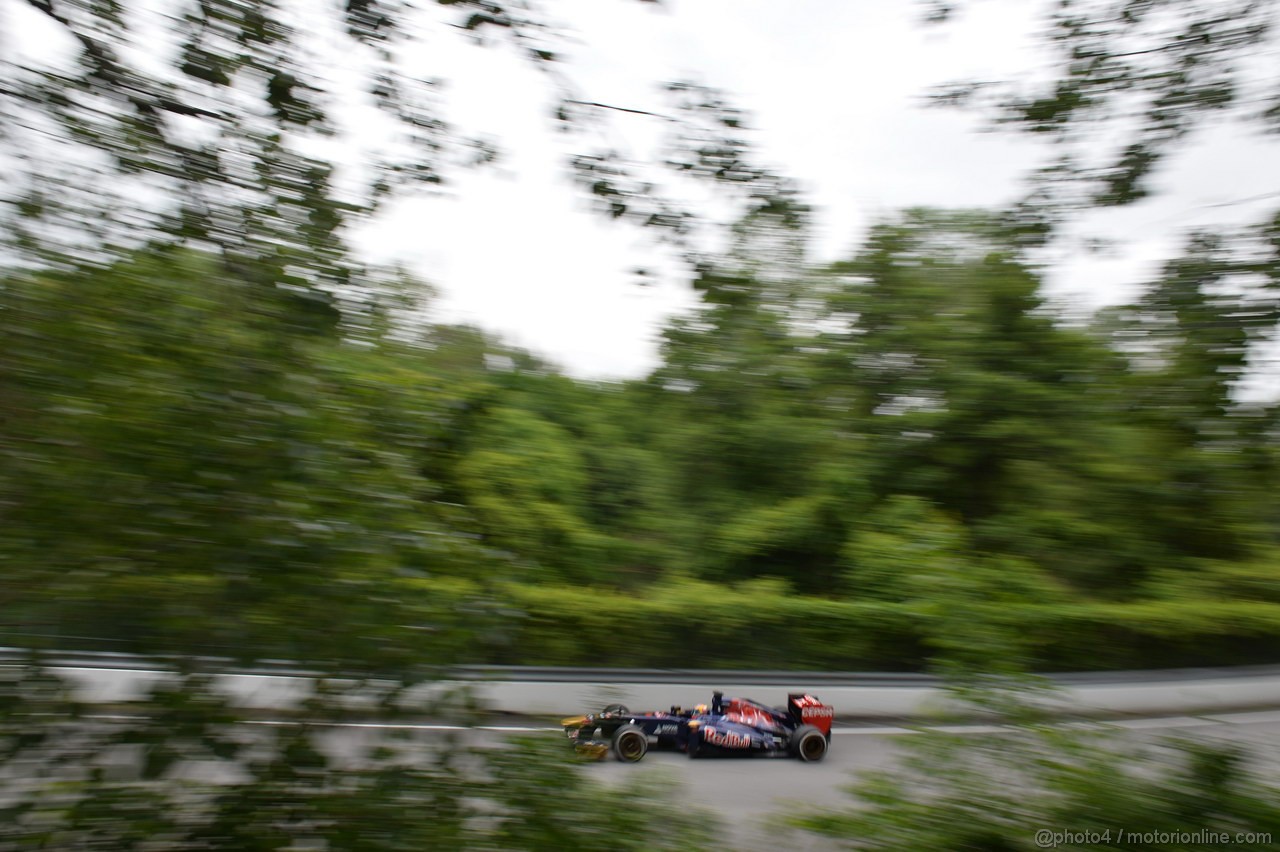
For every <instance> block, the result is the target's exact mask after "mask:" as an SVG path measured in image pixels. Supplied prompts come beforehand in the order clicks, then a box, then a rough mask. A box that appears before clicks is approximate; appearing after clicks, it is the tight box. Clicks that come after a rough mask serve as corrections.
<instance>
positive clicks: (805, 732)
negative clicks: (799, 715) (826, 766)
mask: <svg viewBox="0 0 1280 852" xmlns="http://www.w3.org/2000/svg"><path fill="white" fill-rule="evenodd" d="M791 753H792V754H793V755H795V756H796V757H798V758H800V760H802V761H804V762H805V763H816V762H817V761H819V760H822V758H824V757H826V756H827V735H826V734H824V733H822V731H819V730H818V729H817V728H815V727H814V726H813V725H801V726H800V727H798V728H796V731H795V733H794V734H792V735H791Z"/></svg>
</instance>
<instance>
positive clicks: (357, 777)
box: [0, 668, 715, 852]
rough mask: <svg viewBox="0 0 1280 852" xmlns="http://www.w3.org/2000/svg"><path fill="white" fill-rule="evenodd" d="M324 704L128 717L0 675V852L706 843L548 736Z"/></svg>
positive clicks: (688, 814) (162, 706)
mask: <svg viewBox="0 0 1280 852" xmlns="http://www.w3.org/2000/svg"><path fill="white" fill-rule="evenodd" d="M339 698H340V695H336V694H330V695H328V696H322V697H321V698H320V699H318V700H316V701H314V702H312V703H311V704H310V705H309V706H308V708H307V709H306V710H305V711H304V712H303V713H302V715H300V716H297V717H291V718H288V719H281V720H278V721H277V722H275V723H274V724H271V725H266V726H264V725H253V726H248V725H245V724H244V723H243V722H244V720H243V719H241V718H240V717H239V716H238V715H237V714H236V713H235V712H234V711H233V710H232V709H231V708H229V707H228V706H226V704H224V703H223V702H222V701H221V700H220V699H219V698H217V697H216V695H215V694H214V693H212V692H211V691H210V690H209V689H208V685H207V683H205V682H204V681H202V680H201V679H200V678H199V677H196V676H189V677H187V678H185V679H183V681H182V682H181V683H178V684H173V685H170V686H167V687H164V688H161V689H158V690H157V691H156V692H154V693H153V694H152V695H151V697H150V698H149V699H148V700H147V701H145V702H139V703H136V704H132V705H130V706H129V708H128V712H129V715H128V716H127V717H119V716H116V717H86V716H84V715H83V714H82V713H81V711H80V708H79V707H77V706H76V704H75V703H74V702H73V701H70V700H69V699H68V698H67V695H66V692H65V689H64V688H63V686H62V685H61V684H60V683H59V682H58V681H57V679H56V678H53V677H51V676H50V675H48V674H46V673H44V672H42V671H40V670H39V669H37V668H32V669H28V670H27V671H25V672H23V673H21V674H18V675H15V674H14V673H13V671H12V670H6V672H5V673H3V675H2V676H0V848H3V849H86V850H88V849H93V850H113V852H114V850H136V852H143V850H153V849H208V850H226V852H232V850H234V851H235V852H245V850H261V851H262V852H266V850H285V849H312V848H318V849H327V850H334V852H337V850H347V851H348V852H392V850H406V851H407V850H415V851H416V850H423V849H446V848H447V849H462V850H494V851H495V852H497V850H546V852H551V850H562V849H584V850H620V849H621V850H648V849H688V848H706V846H707V845H708V844H709V843H710V842H711V839H712V837H713V832H714V830H715V822H714V819H713V818H712V817H710V816H709V815H707V814H705V813H702V812H700V811H698V810H696V809H693V808H690V807H689V805H688V804H687V803H686V802H683V801H679V800H678V795H679V790H678V788H677V787H676V786H675V785H674V783H672V782H670V781H668V780H667V779H664V778H662V777H660V776H659V777H658V778H654V777H653V776H648V777H646V779H644V780H643V782H641V781H639V780H636V781H631V782H627V783H622V784H619V785H616V786H613V787H605V788H601V787H597V786H594V785H592V784H591V783H590V782H589V781H588V780H587V777H586V776H584V775H583V774H582V773H580V772H579V771H577V767H576V765H575V762H574V759H573V757H572V753H571V751H570V750H569V749H567V748H566V747H565V745H564V743H563V741H562V740H561V739H560V738H559V737H543V738H525V739H517V740H510V741H507V740H502V739H500V738H495V737H492V736H489V735H484V734H479V733H477V732H475V731H466V730H461V731H456V732H432V733H430V734H427V735H423V734H422V732H420V731H419V732H417V734H410V733H409V732H408V731H405V730H401V731H395V730H389V729H386V728H377V729H374V728H369V727H362V728H360V729H358V730H353V729H351V728H345V729H344V728H333V727H331V726H330V723H331V722H333V721H335V720H336V719H337V718H339V717H341V716H342V713H341V712H340V710H339V706H340V705H339V703H338V699H339ZM383 709H384V710H387V709H389V707H384V708H383ZM384 721H388V722H394V717H390V718H386V717H384ZM469 721H470V720H468V721H464V723H463V724H468V723H469Z"/></svg>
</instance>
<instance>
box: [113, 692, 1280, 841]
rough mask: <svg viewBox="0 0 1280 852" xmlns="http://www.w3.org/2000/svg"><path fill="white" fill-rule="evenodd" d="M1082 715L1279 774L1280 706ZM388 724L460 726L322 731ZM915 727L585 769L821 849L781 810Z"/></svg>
mask: <svg viewBox="0 0 1280 852" xmlns="http://www.w3.org/2000/svg"><path fill="white" fill-rule="evenodd" d="M101 718H107V717H101ZM250 724H251V725H264V726H269V725H273V724H279V723H275V722H271V721H261V722H251V723H250ZM1084 724H1088V725H1089V726H1090V727H1096V726H1097V725H1099V724H1102V725H1105V726H1108V727H1111V728H1114V729H1116V730H1117V731H1118V732H1119V733H1120V734H1121V735H1122V736H1123V737H1124V739H1125V740H1126V742H1129V743H1132V744H1138V745H1141V744H1154V743H1158V742H1160V741H1161V740H1163V739H1166V738H1168V737H1171V736H1177V737H1192V738H1196V739H1201V740H1210V741H1219V742H1231V743H1235V744H1237V745H1241V746H1243V747H1244V748H1245V751H1246V753H1247V754H1248V755H1249V756H1250V758H1251V759H1252V765H1253V766H1254V767H1255V768H1256V769H1257V770H1259V771H1260V772H1261V773H1262V774H1263V775H1264V777H1272V778H1274V777H1276V776H1277V775H1280V710H1261V711H1256V712H1248V713H1221V714H1213V715H1205V716H1195V717H1192V716H1170V717H1158V718H1145V719H1130V720H1122V721H1112V722H1106V723H1084ZM387 729H399V730H408V731H412V732H414V734H415V737H414V738H415V739H419V740H421V739H423V738H431V737H432V736H433V735H440V736H443V735H445V734H447V733H449V732H459V731H461V730H462V729H460V728H457V727H456V726H452V725H447V724H434V723H419V724H384V723H377V722H364V723H346V724H337V725H334V726H333V727H332V729H331V730H330V732H329V735H328V736H327V737H326V738H325V739H326V740H327V750H329V751H330V752H331V754H333V755H334V756H335V757H339V758H341V756H342V755H344V754H350V755H354V754H356V753H357V752H359V750H360V749H361V748H362V746H364V745H367V744H368V742H369V741H370V740H371V739H373V738H374V737H375V736H376V735H377V734H378V733H379V732H380V731H385V730H387ZM939 729H940V730H944V731H947V732H951V733H958V734H962V735H965V736H973V737H977V738H983V739H985V740H987V741H990V740H992V739H998V738H999V737H1000V736H1001V734H1002V733H1007V732H1008V729H1006V728H1002V727H1000V726H995V725H983V724H968V725H955V726H942V727H940V728H939ZM471 730H472V731H473V732H475V733H473V734H472V735H470V736H476V737H478V738H479V740H480V741H481V742H490V743H494V744H496V743H498V742H499V741H500V740H501V739H502V738H503V737H505V736H509V735H517V734H520V735H529V734H545V735H546V736H549V737H551V736H555V737H562V736H563V733H562V729H561V728H559V727H558V726H554V725H549V724H547V723H544V722H532V723H531V722H505V723H501V724H493V725H487V726H483V727H481V728H479V729H475V728H473V729H471ZM918 733H920V730H919V729H918V728H908V727H899V726H883V725H881V726H854V725H850V724H842V723H839V722H837V724H836V726H835V727H834V728H833V736H832V743H831V750H830V752H829V753H828V755H827V757H826V759H825V760H823V761H821V762H820V763H801V762H800V761H797V760H794V759H789V758H772V757H748V758H706V759H699V760H690V759H689V758H688V757H686V756H685V755H684V754H682V753H679V752H650V753H649V754H648V755H646V756H645V758H644V760H642V761H641V762H639V763H636V764H624V763H621V762H618V761H616V760H613V759H606V760H602V761H600V762H597V763H589V764H586V765H584V767H583V771H584V772H585V773H586V775H587V777H588V778H589V779H591V780H593V781H594V782H596V783H598V784H599V786H600V794H601V795H609V794H610V788H611V787H613V786H614V785H617V784H620V783H621V782H623V781H627V780H635V779H637V778H639V779H641V780H642V782H643V783H652V784H653V785H655V788H656V787H657V786H659V785H670V784H672V783H675V784H678V785H679V790H680V794H679V796H678V797H677V801H680V802H683V803H686V804H687V805H688V806H690V807H696V808H700V809H703V810H705V811H708V812H710V813H711V814H713V815H714V816H715V817H716V818H718V819H719V820H720V822H721V824H722V825H723V827H724V830H725V831H724V838H723V839H724V846H723V848H725V849H734V850H747V852H759V850H792V849H795V850H810V852H818V850H828V849H835V848H838V847H836V846H834V845H832V844H831V843H829V842H828V841H826V840H824V839H822V838H816V837H813V836H811V835H805V834H799V833H796V832H793V831H788V830H786V829H783V828H780V827H778V826H777V825H776V823H777V821H778V817H779V816H780V815H785V814H788V813H793V812H795V811H796V810H797V809H801V808H806V809H812V808H813V807H818V808H842V807H846V806H848V805H849V804H850V803H851V801H852V799H851V798H850V797H849V796H848V794H847V793H845V792H844V788H846V787H848V786H849V785H850V784H852V783H854V782H855V781H856V780H857V779H858V777H859V776H861V775H862V774H863V773H866V772H868V771H870V770H876V769H890V768H892V767H893V765H894V763H895V759H896V758H897V757H898V756H899V755H900V754H901V751H902V750H901V745H902V743H904V742H905V741H906V740H907V739H909V738H910V737H912V736H914V735H916V734H918ZM566 748H567V744H566ZM1048 828H1051V829H1052V828H1055V827H1053V826H1049V827H1048ZM1059 828H1070V827H1059Z"/></svg>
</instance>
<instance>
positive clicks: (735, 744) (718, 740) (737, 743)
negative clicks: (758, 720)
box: [702, 729, 751, 748]
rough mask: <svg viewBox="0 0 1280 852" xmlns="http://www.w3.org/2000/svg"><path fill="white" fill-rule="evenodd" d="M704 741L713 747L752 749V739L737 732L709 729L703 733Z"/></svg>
mask: <svg viewBox="0 0 1280 852" xmlns="http://www.w3.org/2000/svg"><path fill="white" fill-rule="evenodd" d="M702 739H703V740H704V741H705V742H707V743H710V744H711V745H718V746H724V747H725V748H750V747H751V737H749V736H747V735H746V734H739V733H737V732H736V731H717V730H714V729H708V730H706V731H704V732H703V734H702Z"/></svg>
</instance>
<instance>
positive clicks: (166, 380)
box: [0, 251, 490, 662]
mask: <svg viewBox="0 0 1280 852" xmlns="http://www.w3.org/2000/svg"><path fill="white" fill-rule="evenodd" d="M0 305H2V306H3V313H4V316H5V318H6V321H5V324H4V326H3V328H0V339H2V340H3V343H2V344H0V349H3V352H4V354H3V355H0V393H2V394H3V395H4V397H5V398H6V399H7V400H9V401H10V405H9V407H8V416H7V417H6V418H5V421H4V424H3V431H2V440H0V454H2V455H3V458H4V465H3V474H0V495H3V509H2V510H0V511H2V512H3V523H2V524H0V528H2V529H3V532H2V533H0V552H2V553H3V554H4V560H5V563H4V564H5V568H4V573H3V575H2V576H0V588H3V594H4V597H5V600H6V620H7V622H8V628H9V629H10V630H14V629H16V630H19V631H23V632H25V631H30V630H32V629H36V630H37V631H40V632H44V631H50V632H53V633H63V634H71V635H76V636H87V637H100V638H115V639H121V640H127V641H128V642H129V643H130V646H131V647H133V648H136V649H141V650H150V649H157V648H159V649H164V650H167V651H176V650H191V651H194V650H206V651H208V650H215V649H216V650H217V651H218V652H219V653H224V654H227V653H230V654H248V655H250V656H253V655H259V654H276V655H283V656H293V657H299V658H303V657H309V658H313V659H316V660H317V662H319V661H320V660H326V659H341V658H345V659H362V660H366V661H373V660H380V661H382V662H390V661H391V660H392V659H394V658H399V660H400V661H401V662H403V661H404V660H405V659H406V658H409V659H413V658H418V657H420V656H421V655H422V654H423V653H424V652H425V648H422V647H414V646H416V645H419V644H420V643H421V642H423V641H425V639H426V636H425V634H423V633H420V632H418V631H421V630H422V629H424V628H426V629H429V630H430V631H432V634H433V636H434V637H435V638H436V639H439V640H441V641H440V644H439V646H438V648H437V650H438V651H439V652H441V653H447V652H448V646H449V644H450V642H451V641H452V640H451V639H450V638H449V637H450V631H451V630H452V629H453V626H454V623H455V621H456V619H455V617H454V616H453V614H452V611H451V606H452V603H453V602H452V601H451V602H449V605H448V606H445V607H442V608H438V607H436V605H435V604H434V603H433V602H432V601H431V600H430V598H428V597H426V596H420V595H410V594H408V589H409V584H411V583H412V580H413V577H414V576H415V574H420V573H423V572H429V573H432V574H445V575H448V574H454V575H457V574H464V575H465V574H472V573H475V572H476V571H477V568H478V566H481V565H483V564H485V563H486V562H487V561H490V560H489V557H487V556H486V555H485V554H484V553H483V552H482V551H480V550H479V549H477V548H476V547H475V546H474V544H472V543H471V542H469V541H468V540H467V539H465V538H463V537H460V536H459V535H458V534H457V533H456V532H455V531H454V530H452V529H449V528H448V527H447V526H445V525H444V524H443V523H442V522H441V521H440V520H439V519H438V518H433V517H432V515H431V509H430V504H429V503H428V504H427V505H426V507H425V509H424V505H423V501H424V500H429V498H430V495H431V490H432V486H431V483H430V482H428V481H427V480H425V479H424V478H423V477H422V476H421V474H420V473H419V471H418V469H417V460H416V455H417V450H418V447H419V445H420V443H421V441H422V440H423V438H424V437H425V436H426V435H427V434H429V431H428V430H430V428H431V424H430V418H431V416H432V415H433V414H434V415H435V416H436V417H441V416H442V412H440V411H439V408H438V402H437V398H436V395H435V393H434V392H433V389H432V388H431V387H430V386H429V385H428V384H427V383H425V382H424V381H422V377H421V375H420V374H414V373H410V372H409V371H407V370H405V369H403V368H397V366H396V365H395V362H394V360H393V359H391V358H390V357H389V355H387V354H384V355H383V357H382V358H381V359H376V358H373V357H372V356H371V355H370V353H369V352H367V351H365V350H362V349H360V348H357V347H355V346H352V345H348V344H346V343H344V342H341V341H331V342H324V343H322V342H321V341H311V340H308V339H297V338H295V337H293V336H291V335H289V334H288V333H287V332H283V321H282V320H281V313H282V312H284V313H287V311H288V309H287V308H286V307H282V306H281V305H280V303H279V302H277V301H276V300H275V299H274V298H273V297H272V296H270V295H269V294H263V293H262V292H261V291H260V290H258V289H257V288H256V287H254V286H253V285H252V284H251V283H250V282H243V281H237V280H234V279H227V278H226V277H224V276H223V275H221V274H220V273H219V272H218V271H217V268H216V266H215V265H214V264H213V263H212V262H211V261H210V259H209V258H207V257H206V256H203V255H197V254H191V253H186V252H180V251H170V252H161V253H158V254H155V255H146V256H140V257H139V258H137V259H135V260H132V261H130V262H126V263H121V264H118V265H116V266H113V267H111V268H108V269H99V270H92V269H89V270H82V271H77V272H67V273H39V274H31V275H14V276H10V277H8V278H7V279H5V280H4V282H3V288H2V289H0ZM433 409H435V411H434V412H433ZM424 414H425V415H427V417H426V418H425V419H424V417H423V415H424ZM335 623H337V624H341V625H343V627H344V630H343V632H342V633H341V634H340V635H338V634H335V633H334V631H333V626H334V624H335ZM469 629H470V628H469ZM415 636H416V638H413V637H415Z"/></svg>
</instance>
